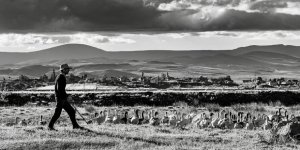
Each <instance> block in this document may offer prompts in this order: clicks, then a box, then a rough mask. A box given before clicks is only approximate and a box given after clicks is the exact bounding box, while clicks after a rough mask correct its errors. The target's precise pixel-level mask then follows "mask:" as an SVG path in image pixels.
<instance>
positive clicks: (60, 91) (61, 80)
mask: <svg viewBox="0 0 300 150" xmlns="http://www.w3.org/2000/svg"><path fill="white" fill-rule="evenodd" d="M70 69H71V67H69V66H68V64H62V65H61V66H60V71H61V73H60V74H59V75H58V76H57V77H56V79H55V99H56V102H57V103H56V108H55V112H54V115H53V117H52V119H51V121H50V122H49V125H48V129H49V130H55V129H54V123H55V122H56V120H57V119H58V118H59V117H60V114H61V111H62V109H64V110H65V111H66V112H67V113H68V115H69V117H70V119H71V121H72V124H73V129H83V127H81V126H79V125H78V123H77V121H76V118H75V115H76V112H75V110H74V108H73V107H72V106H71V105H70V103H69V102H68V101H67V99H68V95H67V93H66V89H65V88H66V84H67V83H66V75H67V74H68V73H69V71H70Z"/></svg>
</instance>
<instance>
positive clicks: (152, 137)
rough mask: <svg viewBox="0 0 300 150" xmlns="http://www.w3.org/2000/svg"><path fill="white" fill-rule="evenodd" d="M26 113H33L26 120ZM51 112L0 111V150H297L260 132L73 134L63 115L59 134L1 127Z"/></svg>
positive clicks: (162, 129)
mask: <svg viewBox="0 0 300 150" xmlns="http://www.w3.org/2000/svg"><path fill="white" fill-rule="evenodd" d="M29 109H32V110H35V111H36V112H35V113H32V112H31V113H30V114H29V115H27V116H26V111H28V110H29ZM9 111H14V112H15V113H12V112H9ZM52 111H53V109H52V108H49V107H48V108H47V107H28V108H24V107H11V108H0V112H1V120H0V125H1V126H0V149H51V150H52V149H122V150H126V149H128V150H135V149H136V150H140V149H156V150H159V149H162V150H169V149H187V150H188V149H238V150H241V149H259V150H260V149H278V150H279V149H300V145H297V144H296V143H285V144H282V145H281V144H276V145H272V144H269V143H268V142H267V141H265V140H267V139H268V135H269V133H268V131H264V130H261V129H258V130H244V129H233V130H221V129H195V128H192V127H188V128H187V129H177V128H171V127H166V126H159V127H153V126H149V125H123V124H117V125H115V124H103V125H96V124H89V125H86V124H85V123H84V122H83V121H79V123H80V124H81V125H82V126H84V127H86V128H88V129H89V130H90V131H82V130H73V129H72V128H71V124H70V121H69V120H68V119H67V118H66V113H65V112H64V111H63V113H62V117H61V118H60V121H59V122H58V123H57V124H56V126H55V127H56V129H58V131H48V130H47V129H46V126H40V125H34V124H33V125H28V126H20V125H16V126H12V127H8V126H5V125H4V124H3V123H4V122H6V121H9V120H10V119H13V117H15V116H19V115H20V114H21V112H25V113H22V115H23V116H25V117H29V118H28V119H30V116H32V117H31V118H37V119H38V116H39V114H42V112H44V114H47V115H49V116H51V113H52ZM80 111H81V112H83V109H81V110H80ZM5 112H6V113H5ZM5 114H6V115H5ZM5 116H6V117H5ZM77 117H79V116H78V115H77ZM46 120H47V121H48V118H47V119H46Z"/></svg>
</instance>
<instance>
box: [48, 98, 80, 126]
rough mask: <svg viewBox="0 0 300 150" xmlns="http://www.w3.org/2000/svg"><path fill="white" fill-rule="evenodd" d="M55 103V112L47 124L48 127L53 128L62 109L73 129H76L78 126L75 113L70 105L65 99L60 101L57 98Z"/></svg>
mask: <svg viewBox="0 0 300 150" xmlns="http://www.w3.org/2000/svg"><path fill="white" fill-rule="evenodd" d="M56 102H57V103H56V108H55V112H54V115H53V117H52V118H51V121H50V122H49V127H51V128H53V126H54V123H55V122H56V120H57V119H58V118H59V116H60V114H61V111H62V109H64V110H65V111H66V112H67V113H68V115H69V117H70V119H71V121H72V124H73V127H78V126H79V125H78V123H77V121H76V118H75V114H76V111H75V110H74V108H73V107H72V106H71V105H70V103H69V102H68V101H67V100H65V99H63V100H62V99H58V98H56Z"/></svg>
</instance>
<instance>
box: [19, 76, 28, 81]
mask: <svg viewBox="0 0 300 150" xmlns="http://www.w3.org/2000/svg"><path fill="white" fill-rule="evenodd" d="M19 80H20V81H21V82H28V81H29V80H30V79H29V78H28V77H27V76H24V75H20V76H19Z"/></svg>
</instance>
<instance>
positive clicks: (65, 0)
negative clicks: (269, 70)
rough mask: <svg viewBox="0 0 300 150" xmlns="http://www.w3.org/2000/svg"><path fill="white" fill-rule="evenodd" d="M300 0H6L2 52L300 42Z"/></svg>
mask: <svg viewBox="0 0 300 150" xmlns="http://www.w3.org/2000/svg"><path fill="white" fill-rule="evenodd" d="M299 37H300V0H0V51H19V52H24V51H35V50H39V49H44V48H48V47H53V46H57V45H61V44H68V43H81V44H88V45H91V46H95V47H98V48H101V49H104V50H110V51H123V50H155V49H167V50H193V49H194V50H199V49H233V48H237V47H241V46H248V45H270V44H286V45H300V38H299Z"/></svg>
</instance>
